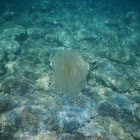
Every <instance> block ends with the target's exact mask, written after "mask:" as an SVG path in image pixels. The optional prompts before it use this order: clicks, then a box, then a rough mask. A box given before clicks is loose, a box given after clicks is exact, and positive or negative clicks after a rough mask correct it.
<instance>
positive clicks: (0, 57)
mask: <svg viewBox="0 0 140 140" xmlns="http://www.w3.org/2000/svg"><path fill="white" fill-rule="evenodd" d="M4 57H5V50H4V47H0V61H2V60H3V59H4Z"/></svg>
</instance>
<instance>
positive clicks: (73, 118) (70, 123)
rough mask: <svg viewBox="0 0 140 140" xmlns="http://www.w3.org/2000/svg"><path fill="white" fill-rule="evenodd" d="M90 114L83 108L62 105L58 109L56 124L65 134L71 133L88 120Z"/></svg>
mask: <svg viewBox="0 0 140 140" xmlns="http://www.w3.org/2000/svg"><path fill="white" fill-rule="evenodd" d="M90 118H91V116H90V112H89V110H86V109H85V108H80V107H74V106H69V105H63V106H61V107H60V108H59V111H58V115H57V121H56V122H57V124H58V126H59V127H60V128H62V129H63V130H65V131H66V132H72V131H74V130H76V129H78V128H79V127H81V126H83V125H85V124H86V123H87V122H88V121H89V120H90Z"/></svg>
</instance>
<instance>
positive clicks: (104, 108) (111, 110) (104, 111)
mask: <svg viewBox="0 0 140 140" xmlns="http://www.w3.org/2000/svg"><path fill="white" fill-rule="evenodd" d="M97 110H98V112H99V115H101V116H110V117H113V118H115V119H119V118H120V116H121V110H120V108H119V106H118V105H116V104H113V103H112V102H110V101H107V100H104V101H102V102H101V103H100V104H99V105H98V107H97Z"/></svg>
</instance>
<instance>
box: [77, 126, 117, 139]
mask: <svg viewBox="0 0 140 140" xmlns="http://www.w3.org/2000/svg"><path fill="white" fill-rule="evenodd" d="M78 133H79V135H82V136H83V137H84V138H85V140H117V138H116V137H115V136H114V135H112V134H110V133H109V132H107V131H106V130H105V129H100V128H97V127H95V126H93V125H92V124H88V125H86V126H85V127H82V128H80V129H78Z"/></svg>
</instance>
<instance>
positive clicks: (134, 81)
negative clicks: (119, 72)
mask: <svg viewBox="0 0 140 140" xmlns="http://www.w3.org/2000/svg"><path fill="white" fill-rule="evenodd" d="M128 80H129V82H130V84H131V85H132V86H133V87H134V88H135V89H136V90H140V76H139V75H132V76H129V77H128Z"/></svg>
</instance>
